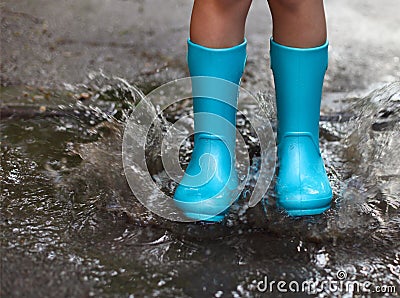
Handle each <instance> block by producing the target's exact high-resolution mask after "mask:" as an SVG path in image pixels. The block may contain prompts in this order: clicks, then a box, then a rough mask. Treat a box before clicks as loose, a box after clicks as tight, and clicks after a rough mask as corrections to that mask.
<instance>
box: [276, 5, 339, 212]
mask: <svg viewBox="0 0 400 298" xmlns="http://www.w3.org/2000/svg"><path fill="white" fill-rule="evenodd" d="M269 5H270V7H271V11H272V15H273V25H274V29H273V39H272V40H271V43H270V44H271V46H270V53H271V68H272V71H273V73H274V80H275V93H276V106H277V116H278V138H277V143H278V160H279V173H278V179H277V184H276V195H277V204H278V205H279V206H281V207H283V208H284V209H286V211H287V212H288V213H289V214H290V215H293V216H302V215H313V214H319V213H322V212H324V211H325V210H327V209H328V208H329V206H330V203H331V198H332V189H331V187H330V185H329V180H328V177H327V174H326V171H325V168H324V163H323V160H322V158H321V154H320V151H319V114H320V104H321V93H322V84H323V80H324V75H325V71H326V68H327V65H328V64H327V63H328V43H327V41H326V27H325V16H324V8H323V2H322V0H269Z"/></svg>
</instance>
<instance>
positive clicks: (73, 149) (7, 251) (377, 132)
mask: <svg viewBox="0 0 400 298" xmlns="http://www.w3.org/2000/svg"><path fill="white" fill-rule="evenodd" d="M71 88H73V92H75V93H79V94H81V93H82V92H84V93H88V92H89V93H90V98H83V99H82V98H80V99H79V100H78V101H77V104H75V105H67V104H65V102H64V105H63V109H62V111H64V112H65V114H64V116H63V115H58V116H57V117H51V116H50V117H47V118H41V117H36V116H35V117H26V115H25V116H24V117H19V118H18V114H15V115H14V117H13V118H9V119H3V120H2V122H1V130H2V136H3V139H2V143H1V146H2V159H1V176H2V197H3V199H2V201H3V204H2V210H1V216H2V219H3V220H2V223H1V225H2V231H3V240H2V258H3V263H4V270H3V271H4V273H5V275H4V276H5V281H2V283H5V286H6V288H7V290H6V293H7V291H11V289H12V288H13V289H14V290H15V289H16V288H18V289H20V290H18V291H20V292H19V293H20V294H21V296H23V295H24V294H29V293H32V292H29V291H30V290H29V288H27V287H22V286H20V285H21V284H22V282H21V280H23V281H24V283H26V282H27V281H29V280H35V282H36V281H37V280H39V281H41V282H42V283H43V284H46V285H48V287H47V291H49V290H48V289H49V287H50V290H54V292H58V293H61V294H65V295H71V296H82V295H89V296H90V295H96V294H100V293H103V295H109V296H113V295H127V294H135V296H138V297H141V296H144V295H148V296H150V295H160V296H166V297H173V296H193V297H201V296H212V295H214V296H216V297H221V296H223V295H227V296H235V297H242V296H254V295H255V294H256V293H257V287H256V286H257V283H258V282H259V281H260V280H264V277H265V276H267V277H268V280H285V281H288V282H289V281H293V280H294V281H299V282H302V281H305V280H307V281H312V280H313V281H318V282H322V281H328V280H332V279H333V280H335V279H337V276H336V274H337V272H338V271H339V270H344V271H345V272H346V274H347V279H349V280H357V281H359V282H363V281H371V282H373V283H374V284H375V285H395V286H397V291H399V290H400V288H399V286H400V285H399V280H400V250H399V248H400V246H399V245H400V244H399V243H400V233H399V232H400V231H399V225H400V215H399V211H398V208H399V207H400V179H399V178H400V159H399V158H398V156H399V153H400V122H399V119H400V83H393V84H391V85H388V86H386V87H383V88H382V89H379V90H376V91H374V92H373V93H371V94H370V95H368V96H366V97H365V98H353V99H349V106H350V107H351V108H350V109H349V111H351V112H352V114H353V117H352V118H350V119H349V121H337V120H340V119H336V118H335V119H334V121H324V122H321V145H322V152H323V155H324V160H325V161H326V164H327V169H328V172H329V178H330V179H331V182H332V185H333V188H334V193H335V197H334V206H333V208H332V209H331V210H329V211H328V212H326V213H325V214H323V215H321V216H315V217H308V218H300V219H291V218H288V217H286V216H285V215H284V214H282V213H281V212H279V211H278V210H276V208H275V206H274V193H273V185H272V186H271V189H270V190H269V191H268V193H267V196H266V198H265V202H264V204H259V205H258V206H256V207H255V208H249V209H246V208H245V204H244V203H243V202H244V201H245V199H246V197H247V196H248V193H249V192H250V191H251V189H252V187H253V186H254V182H255V181H256V179H257V163H258V162H259V150H258V149H257V146H258V140H257V138H256V136H255V135H254V132H253V131H252V130H251V128H250V127H249V125H248V123H247V121H246V119H245V118H244V116H243V115H240V116H239V118H238V126H239V130H240V131H241V134H242V135H243V136H244V138H245V140H246V142H247V144H248V145H249V148H250V149H249V152H250V157H251V160H252V167H251V169H250V173H251V175H252V176H251V178H252V179H250V180H249V183H248V185H247V186H246V190H245V191H244V192H243V194H242V198H241V200H240V201H239V202H240V203H239V204H238V206H234V208H232V209H233V210H232V212H231V214H230V215H229V218H228V220H227V222H226V223H225V224H223V225H205V224H184V223H174V222H169V221H166V220H163V219H161V218H157V217H156V216H154V215H152V214H151V213H150V212H148V211H147V210H146V209H145V208H144V207H143V206H142V205H141V204H140V203H138V201H137V200H136V198H135V197H134V196H133V194H132V192H131V191H130V189H129V187H128V184H127V182H126V180H125V177H124V173H123V169H122V160H121V142H122V134H123V128H124V121H125V120H126V119H127V117H128V116H129V113H130V111H131V110H132V107H133V105H135V104H137V103H138V102H139V100H140V98H141V97H142V95H141V94H140V93H139V92H138V91H137V90H135V89H133V88H131V87H130V86H129V85H128V84H127V83H126V82H124V81H123V80H120V79H108V78H106V77H105V76H101V75H98V76H93V78H92V80H91V82H90V83H89V84H88V85H85V86H78V87H71ZM264 100H265V101H266V102H267V103H269V104H270V103H271V102H270V99H269V97H265V98H264ZM189 103H190V101H187V102H183V103H182V104H181V106H179V107H174V108H171V109H170V110H168V114H167V115H164V116H165V117H161V118H160V123H159V125H158V128H159V129H160V131H153V134H151V135H150V136H149V140H148V142H147V149H146V152H147V163H148V165H149V167H150V168H151V170H152V173H153V178H154V180H155V182H156V183H157V184H158V185H159V186H160V188H162V189H163V190H164V191H165V192H167V193H169V194H171V193H172V192H173V189H174V188H175V187H176V185H175V183H172V182H171V181H170V180H169V179H168V177H167V176H166V174H165V172H163V169H162V164H161V163H160V157H159V153H160V150H159V141H160V135H162V132H163V130H162V127H163V126H164V125H166V124H167V123H168V121H175V120H176V119H179V118H180V117H181V116H182V115H184V114H186V113H189V112H190V104H189ZM244 110H246V107H244ZM61 114H62V113H61ZM332 119H333V118H332ZM346 120H348V119H346ZM191 148H192V144H191V142H186V143H185V144H184V145H183V147H182V148H181V156H180V160H181V163H182V164H183V166H186V164H187V163H188V160H189V156H190V153H191ZM16 256H18V257H16ZM16 259H18V260H20V261H19V263H18V262H17V263H18V264H19V268H21V270H22V272H27V273H26V274H23V275H17V273H16V272H15V270H13V268H11V267H10V265H8V264H11V263H12V264H16ZM21 260H22V261H21ZM21 270H20V271H21ZM13 274H14V275H13ZM18 276H19V277H18ZM60 276H61V277H60ZM65 280H67V282H65ZM24 291H25V292H24ZM39 291H40V290H39ZM35 293H36V294H38V293H37V290H36V292H35ZM39 294H40V293H39ZM46 294H48V293H43V295H46ZM341 294H343V293H333V295H337V296H340V295H341ZM322 296H326V297H328V296H332V293H329V292H328V291H327V290H326V289H325V290H324V292H323V293H322Z"/></svg>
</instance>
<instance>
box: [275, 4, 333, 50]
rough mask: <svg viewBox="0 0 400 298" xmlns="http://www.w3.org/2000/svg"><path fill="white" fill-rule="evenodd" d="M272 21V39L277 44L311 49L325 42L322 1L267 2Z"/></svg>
mask: <svg viewBox="0 0 400 298" xmlns="http://www.w3.org/2000/svg"><path fill="white" fill-rule="evenodd" d="M268 4H269V7H270V9H271V14H272V20H273V38H274V41H276V42H277V43H279V44H282V45H285V46H290V47H296V48H311V47H316V46H320V45H322V44H324V43H325V41H326V21H325V12H324V5H323V1H322V0H268Z"/></svg>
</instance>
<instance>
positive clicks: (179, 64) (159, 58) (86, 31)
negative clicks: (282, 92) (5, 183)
mask: <svg viewBox="0 0 400 298" xmlns="http://www.w3.org/2000/svg"><path fill="white" fill-rule="evenodd" d="M192 2H193V1H186V0H170V1H162V2H161V1H158V0H113V1H111V0H84V1H82V0H69V1H51V0H35V1H29V0H20V1H10V0H6V1H3V3H2V4H0V5H1V81H2V85H3V86H6V85H21V84H22V85H25V84H29V85H34V86H42V85H45V86H59V85H61V84H63V83H71V84H75V83H82V82H84V81H85V78H87V76H88V74H89V73H90V72H91V71H99V70H100V69H101V70H103V71H104V73H106V74H107V75H115V76H120V77H123V78H126V79H127V80H128V81H130V82H132V83H135V84H136V85H139V86H141V87H143V88H144V89H151V86H153V87H154V86H156V85H160V84H162V83H165V82H167V81H169V80H171V79H174V78H179V77H183V76H185V75H187V69H186V64H185V51H186V44H185V41H186V38H187V37H188V28H189V17H190V12H191V6H192ZM325 5H326V13H327V19H328V31H329V32H328V34H329V41H330V45H331V47H330V66H329V70H328V73H327V76H326V81H325V91H328V92H331V93H332V92H333V93H338V92H339V93H342V92H346V93H347V92H349V91H354V90H364V89H370V88H373V87H374V86H376V85H379V84H382V83H384V82H390V81H394V80H399V78H400V66H399V65H400V62H399V57H400V18H399V17H398V12H399V11H400V2H399V1H397V0H382V1H372V0H368V1H365V0H354V1H346V0H335V1H333V0H327V1H325ZM270 35H271V18H270V13H269V10H268V6H267V3H266V1H263V0H254V2H253V5H252V8H251V11H250V14H249V18H248V23H247V38H248V44H249V45H248V49H249V59H248V64H247V69H246V73H245V76H244V87H247V88H249V89H251V91H253V92H257V91H259V90H269V89H270V88H271V87H272V81H271V72H270V70H269V62H268V37H269V36H270ZM149 84H150V86H148V85H149Z"/></svg>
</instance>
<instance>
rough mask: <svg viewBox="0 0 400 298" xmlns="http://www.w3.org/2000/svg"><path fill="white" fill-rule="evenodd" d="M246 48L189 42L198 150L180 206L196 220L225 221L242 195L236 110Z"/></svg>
mask: <svg viewBox="0 0 400 298" xmlns="http://www.w3.org/2000/svg"><path fill="white" fill-rule="evenodd" d="M246 44H247V42H246V40H245V41H244V42H243V43H241V44H239V45H237V46H235V47H232V48H224V49H211V48H206V47H204V46H201V45H198V44H195V43H193V42H191V41H190V40H188V55H187V61H188V66H189V71H190V75H191V77H192V95H193V110H194V133H195V134H194V149H193V153H192V157H191V160H190V162H189V165H188V167H187V169H186V172H185V174H184V176H183V178H182V180H181V182H180V184H179V185H178V187H177V189H176V191H175V195H174V202H175V204H176V206H178V207H179V208H180V209H181V210H182V211H183V212H184V214H185V215H186V216H187V217H189V218H191V219H194V220H203V221H210V222H219V221H222V220H223V219H224V216H225V214H226V213H227V211H228V209H229V206H230V205H231V204H232V202H234V201H235V200H236V199H237V197H238V195H239V194H238V191H237V188H238V177H237V172H236V169H235V143H236V110H237V97H238V84H239V82H240V79H241V77H242V74H243V70H244V65H245V62H246Z"/></svg>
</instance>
